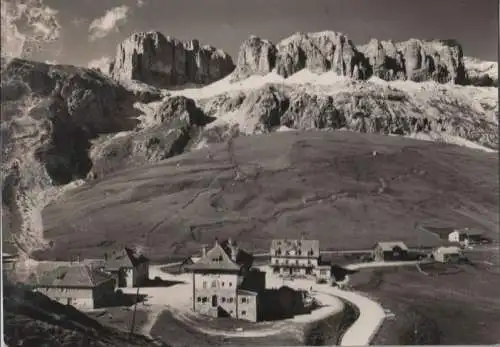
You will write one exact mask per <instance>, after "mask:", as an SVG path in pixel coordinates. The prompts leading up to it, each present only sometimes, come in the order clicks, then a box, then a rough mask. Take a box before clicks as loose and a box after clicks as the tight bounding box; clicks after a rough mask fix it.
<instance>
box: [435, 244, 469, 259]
mask: <svg viewBox="0 0 500 347" xmlns="http://www.w3.org/2000/svg"><path fill="white" fill-rule="evenodd" d="M432 258H433V259H434V260H436V261H439V262H441V263H453V262H459V261H460V260H462V259H464V255H463V253H462V250H461V249H460V248H459V247H456V246H450V247H438V248H436V249H434V250H433V251H432Z"/></svg>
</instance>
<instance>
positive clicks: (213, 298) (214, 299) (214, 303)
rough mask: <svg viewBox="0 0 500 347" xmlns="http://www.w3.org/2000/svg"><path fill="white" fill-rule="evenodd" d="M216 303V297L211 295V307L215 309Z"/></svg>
mask: <svg viewBox="0 0 500 347" xmlns="http://www.w3.org/2000/svg"><path fill="white" fill-rule="evenodd" d="M217 306H218V302H217V295H212V307H217Z"/></svg>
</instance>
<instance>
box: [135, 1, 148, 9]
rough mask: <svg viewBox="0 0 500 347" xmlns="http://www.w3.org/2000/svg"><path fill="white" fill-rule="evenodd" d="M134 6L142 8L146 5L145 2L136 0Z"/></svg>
mask: <svg viewBox="0 0 500 347" xmlns="http://www.w3.org/2000/svg"><path fill="white" fill-rule="evenodd" d="M136 5H137V7H139V8H141V7H142V6H144V5H146V1H144V0H137V3H136Z"/></svg>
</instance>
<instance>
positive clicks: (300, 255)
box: [269, 239, 320, 275]
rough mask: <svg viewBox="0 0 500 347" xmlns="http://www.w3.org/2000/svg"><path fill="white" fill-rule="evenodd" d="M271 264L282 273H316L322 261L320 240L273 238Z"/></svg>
mask: <svg viewBox="0 0 500 347" xmlns="http://www.w3.org/2000/svg"><path fill="white" fill-rule="evenodd" d="M270 256H271V257H270V264H269V265H270V266H271V268H272V269H273V272H274V273H279V274H282V275H314V274H315V269H316V268H317V267H318V265H319V262H320V254H319V241H318V240H287V239H280V240H273V241H272V242H271V249H270Z"/></svg>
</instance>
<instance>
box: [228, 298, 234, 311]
mask: <svg viewBox="0 0 500 347" xmlns="http://www.w3.org/2000/svg"><path fill="white" fill-rule="evenodd" d="M228 301H229V302H230V303H231V302H233V298H229V299H228ZM231 312H232V311H231Z"/></svg>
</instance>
